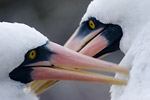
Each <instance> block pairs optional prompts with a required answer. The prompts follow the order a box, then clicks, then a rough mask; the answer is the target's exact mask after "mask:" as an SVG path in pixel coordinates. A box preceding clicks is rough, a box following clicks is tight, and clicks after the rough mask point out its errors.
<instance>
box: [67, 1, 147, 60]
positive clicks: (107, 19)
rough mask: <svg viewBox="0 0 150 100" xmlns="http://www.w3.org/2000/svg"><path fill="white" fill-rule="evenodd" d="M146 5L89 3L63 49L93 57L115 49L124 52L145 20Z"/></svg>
mask: <svg viewBox="0 0 150 100" xmlns="http://www.w3.org/2000/svg"><path fill="white" fill-rule="evenodd" d="M149 3H150V2H149V1H148V0H144V1H142V2H141V0H125V1H123V0H121V1H120V0H93V1H92V2H91V3H90V4H89V6H88V8H87V11H86V13H85V14H84V16H83V18H82V19H81V22H80V24H79V27H78V28H77V30H76V31H75V32H74V34H73V35H72V37H71V38H70V39H69V40H68V41H67V43H66V44H65V46H66V47H68V48H70V49H72V50H75V51H79V52H81V53H83V54H85V55H89V56H94V57H96V58H98V57H102V55H104V54H107V53H111V52H113V51H116V50H119V49H121V50H122V51H123V52H124V53H126V52H127V51H128V49H129V48H130V46H131V45H132V43H133V41H134V39H135V38H136V36H137V35H138V33H139V30H140V29H141V27H143V25H144V24H145V23H146V21H147V20H148V18H149V15H150V14H148V12H149ZM145 8H146V9H145Z"/></svg>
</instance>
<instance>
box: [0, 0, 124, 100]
mask: <svg viewBox="0 0 150 100" xmlns="http://www.w3.org/2000/svg"><path fill="white" fill-rule="evenodd" d="M90 2H91V0H0V21H7V22H18V23H24V24H27V25H29V26H31V27H34V28H36V29H37V30H38V31H40V32H41V33H42V34H44V35H45V36H47V37H48V38H49V39H50V40H51V41H53V42H56V43H59V44H61V45H63V44H64V43H65V42H66V41H67V39H68V38H69V37H70V36H71V34H72V33H73V32H74V31H75V29H76V28H77V27H78V25H79V22H80V20H81V18H82V16H83V14H84V13H85V11H86V8H87V6H88V4H89V3H90ZM24 34H26V33H24ZM122 57H123V54H122V53H120V52H115V53H113V54H111V55H109V56H107V57H105V58H104V60H107V61H111V62H115V63H119V61H120V60H121V58H122ZM102 73H103V72H102ZM103 74H108V75H113V74H111V73H103ZM109 88H110V86H109V85H104V84H99V83H85V82H68V81H61V82H59V83H57V84H56V85H55V86H53V87H52V88H51V89H49V91H47V92H45V93H43V94H41V95H40V96H39V98H40V99H41V100H110V94H109Z"/></svg>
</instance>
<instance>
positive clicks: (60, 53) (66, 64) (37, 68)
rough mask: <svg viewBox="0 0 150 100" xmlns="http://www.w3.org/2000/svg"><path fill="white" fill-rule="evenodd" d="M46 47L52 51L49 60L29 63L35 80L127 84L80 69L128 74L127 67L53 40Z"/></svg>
mask: <svg viewBox="0 0 150 100" xmlns="http://www.w3.org/2000/svg"><path fill="white" fill-rule="evenodd" d="M46 47H47V48H48V49H49V50H50V52H51V54H50V58H49V60H48V61H41V62H37V63H33V64H29V65H28V67H31V68H32V69H33V71H32V72H31V77H32V79H33V80H72V81H87V82H100V83H105V84H117V85H125V84H126V82H125V81H123V80H120V79H115V78H112V77H109V76H105V75H100V74H96V73H92V72H87V71H81V70H79V69H88V70H99V71H107V72H118V73H123V74H127V75H128V74H129V72H128V70H127V69H124V68H120V67H119V66H118V65H116V64H113V63H108V62H105V61H100V60H97V59H94V58H92V57H88V56H85V55H82V54H78V53H76V52H74V51H71V50H69V49H67V48H64V47H62V46H60V45H57V44H55V43H52V42H50V43H49V44H48V45H46ZM75 68H77V69H75Z"/></svg>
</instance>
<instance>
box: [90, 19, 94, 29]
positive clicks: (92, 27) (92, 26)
mask: <svg viewBox="0 0 150 100" xmlns="http://www.w3.org/2000/svg"><path fill="white" fill-rule="evenodd" d="M89 27H90V28H91V29H95V24H94V22H93V21H92V20H89Z"/></svg>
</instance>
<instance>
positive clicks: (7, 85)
mask: <svg viewBox="0 0 150 100" xmlns="http://www.w3.org/2000/svg"><path fill="white" fill-rule="evenodd" d="M0 34H1V36H0V46H1V49H0V64H1V66H0V70H1V72H0V80H1V81H0V100H38V98H37V97H36V95H35V94H34V93H33V92H32V91H31V90H30V89H27V88H26V84H27V83H29V82H32V81H33V80H50V79H51V80H74V81H89V82H102V83H107V84H120V85H121V84H126V82H125V81H124V80H120V79H115V78H113V77H109V76H105V75H100V74H96V73H91V72H87V71H81V70H79V69H92V68H94V69H95V70H103V71H108V72H120V73H124V74H127V73H128V70H126V69H125V68H120V67H118V65H116V64H113V63H109V62H105V61H99V60H97V59H94V58H91V57H88V56H85V55H81V54H78V53H76V52H73V51H71V50H69V49H66V48H64V47H61V46H60V45H57V44H55V43H53V42H51V41H49V40H48V39H47V38H46V37H45V36H44V35H42V34H41V33H40V32H38V31H36V30H35V29H34V28H31V27H29V26H27V25H25V24H19V23H7V22H1V23H0ZM81 59H82V60H81ZM68 67H71V68H68ZM72 68H79V69H72ZM94 69H92V70H94Z"/></svg>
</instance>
